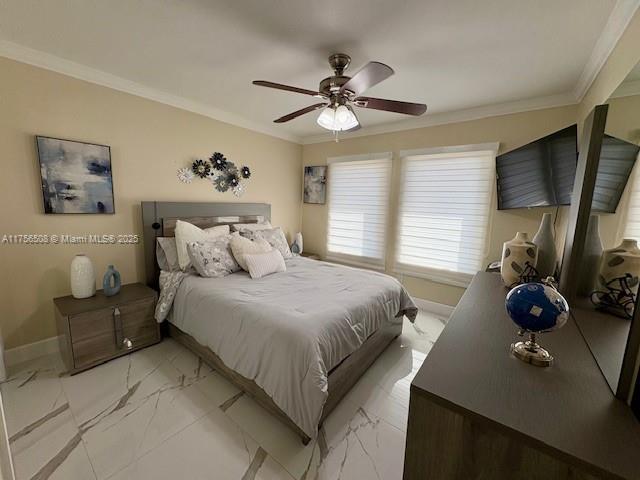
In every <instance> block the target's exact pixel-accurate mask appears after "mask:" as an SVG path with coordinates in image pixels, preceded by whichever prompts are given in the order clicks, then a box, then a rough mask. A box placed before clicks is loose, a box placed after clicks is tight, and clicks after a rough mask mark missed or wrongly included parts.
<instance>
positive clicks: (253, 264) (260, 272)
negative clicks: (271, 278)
mask: <svg viewBox="0 0 640 480" xmlns="http://www.w3.org/2000/svg"><path fill="white" fill-rule="evenodd" d="M244 259H245V261H246V262H247V267H248V268H249V275H251V278H262V277H264V276H266V275H270V274H272V273H278V272H284V271H286V270H287V266H286V265H285V263H284V258H282V254H281V253H280V251H278V250H276V249H273V250H271V251H270V252H267V253H248V254H245V256H244Z"/></svg>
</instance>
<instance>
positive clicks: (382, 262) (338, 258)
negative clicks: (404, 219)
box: [324, 152, 393, 272]
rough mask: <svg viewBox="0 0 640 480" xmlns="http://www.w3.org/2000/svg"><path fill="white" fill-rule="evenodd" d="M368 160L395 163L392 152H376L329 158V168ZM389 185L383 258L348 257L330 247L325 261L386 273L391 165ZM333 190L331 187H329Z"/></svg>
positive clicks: (329, 197) (391, 167) (327, 205)
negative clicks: (333, 165) (338, 164)
mask: <svg viewBox="0 0 640 480" xmlns="http://www.w3.org/2000/svg"><path fill="white" fill-rule="evenodd" d="M368 160H389V161H390V162H393V153H392V152H376V153H364V154H359V155H342V156H339V157H329V158H327V165H328V168H331V164H334V163H340V162H362V161H368ZM329 176H330V173H329V172H327V178H330V177H329ZM388 181H389V185H388V190H387V211H386V213H385V223H386V225H385V235H384V237H383V242H384V243H383V248H382V258H380V259H378V258H370V257H358V256H354V255H347V254H343V253H336V252H330V251H329V248H328V246H327V247H326V248H327V250H326V255H325V260H327V261H329V262H334V263H341V264H346V265H351V266H354V267H359V268H368V269H371V270H377V271H381V272H383V271H385V268H386V267H385V266H386V257H387V248H388V244H387V234H386V229H387V228H388V226H389V215H390V213H391V212H390V210H389V207H390V200H391V190H392V189H391V187H392V185H391V183H392V181H393V165H392V163H390V165H389V178H388ZM329 188H331V186H329ZM326 207H327V218H328V215H329V214H330V213H329V212H330V211H331V196H330V195H327V203H326ZM328 242H329V223H328V222H327V230H326V236H325V241H324V244H325V245H328Z"/></svg>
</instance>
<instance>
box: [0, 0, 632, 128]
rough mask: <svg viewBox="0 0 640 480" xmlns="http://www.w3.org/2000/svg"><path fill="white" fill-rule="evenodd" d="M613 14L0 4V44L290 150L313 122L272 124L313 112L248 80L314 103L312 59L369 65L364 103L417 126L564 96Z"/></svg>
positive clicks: (538, 9) (565, 1)
mask: <svg viewBox="0 0 640 480" xmlns="http://www.w3.org/2000/svg"><path fill="white" fill-rule="evenodd" d="M624 1H627V2H628V0H624ZM615 4H616V1H615V0H535V1H531V0H482V1H478V0H455V1H452V0H395V1H392V0H340V1H336V0H323V1H318V0H315V1H312V0H235V1H234V0H229V1H222V0H137V1H134V0H109V1H104V0H48V1H46V2H43V1H41V0H2V1H0V39H1V40H5V41H8V42H11V44H12V45H13V44H18V45H20V46H23V47H29V48H30V49H34V50H37V51H40V52H45V53H47V54H51V55H55V56H56V57H61V58H62V59H66V60H70V61H72V62H76V63H78V64H81V65H83V66H87V67H91V68H93V69H97V70H100V71H102V72H106V73H108V74H111V75H114V76H117V77H121V78H122V79H126V80H128V81H132V82H136V83H137V84H140V85H141V86H145V87H149V88H150V89H154V90H155V91H160V92H164V93H166V94H169V95H171V98H177V97H181V98H182V99H185V101H189V104H190V105H198V106H201V107H202V110H206V109H209V110H211V109H215V111H216V112H218V113H220V114H221V115H222V116H223V117H224V114H226V113H228V114H230V115H229V118H230V119H236V120H238V119H239V120H238V121H237V122H236V123H242V122H243V121H245V120H246V122H247V123H248V124H250V125H259V126H261V127H264V128H267V129H270V131H273V132H276V134H278V132H279V133H280V134H281V135H282V136H286V137H288V138H293V139H303V140H304V139H305V138H309V137H310V136H314V135H318V134H320V133H323V130H322V129H320V127H318V126H317V125H316V123H315V119H316V117H317V112H316V113H311V114H308V115H306V116H304V117H301V118H299V119H297V120H293V121H291V122H289V123H286V124H281V125H274V124H272V120H273V119H275V118H277V117H279V116H281V115H283V114H286V113H289V112H291V111H294V110H297V109H299V108H302V107H305V106H307V105H310V104H312V103H316V99H314V98H311V97H306V96H304V95H298V94H294V93H287V92H279V91H276V90H270V89H265V88H261V87H256V86H253V85H251V81H252V80H255V79H263V80H271V81H274V82H279V83H287V84H290V85H295V86H299V87H303V88H307V89H317V85H318V83H319V81H320V80H321V79H322V78H324V77H326V76H329V75H330V74H331V71H330V69H329V66H328V64H327V62H326V57H327V56H328V55H329V54H331V53H334V52H344V53H347V54H349V55H351V56H352V59H353V62H352V68H351V69H350V70H349V71H348V72H347V74H348V73H351V74H353V73H354V72H355V71H356V70H357V69H358V68H359V67H360V66H362V65H364V64H365V63H366V62H368V61H370V60H378V61H381V62H384V63H387V64H388V65H390V66H391V67H392V68H394V70H395V71H396V74H395V75H394V76H392V77H391V78H390V79H388V80H386V81H385V82H383V83H382V84H380V85H378V86H376V87H374V88H372V89H371V90H370V91H368V92H367V94H368V95H371V96H377V97H383V98H390V99H396V100H406V101H412V102H422V103H426V104H427V105H428V106H429V110H428V111H427V115H433V114H436V113H442V112H451V111H458V110H466V109H470V108H476V107H481V106H485V105H493V104H503V103H507V102H514V101H522V100H530V99H538V98H541V97H543V98H546V97H553V98H555V97H557V96H558V95H572V94H573V92H574V89H575V88H576V84H577V83H578V81H579V79H580V77H581V74H582V73H583V70H584V69H585V66H586V65H587V63H588V62H589V60H590V57H591V56H592V52H593V51H594V47H596V43H597V42H598V39H599V38H600V36H601V34H602V32H603V30H604V29H605V25H606V24H607V19H608V18H609V15H610V14H611V12H612V10H613V8H614V6H615ZM8 42H5V44H7V43H8ZM14 46H15V45H14ZM0 54H2V53H1V52H0ZM358 116H359V118H360V121H361V123H362V124H363V126H364V127H365V130H364V131H367V128H370V127H374V128H375V127H377V128H380V126H381V125H385V126H386V125H387V124H392V123H393V122H398V121H400V120H406V117H404V116H402V115H398V114H392V113H385V112H375V111H370V110H367V111H365V110H363V109H359V110H358ZM222 119H223V120H224V118H222ZM232 121H233V120H232ZM402 125H406V126H407V128H409V127H411V125H413V124H412V123H411V122H409V123H403V124H402ZM416 125H417V124H416ZM263 131H264V130H263Z"/></svg>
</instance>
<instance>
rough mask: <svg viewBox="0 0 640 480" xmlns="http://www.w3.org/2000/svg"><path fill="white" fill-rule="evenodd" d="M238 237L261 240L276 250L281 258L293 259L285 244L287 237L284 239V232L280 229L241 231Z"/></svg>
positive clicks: (287, 245)
mask: <svg viewBox="0 0 640 480" xmlns="http://www.w3.org/2000/svg"><path fill="white" fill-rule="evenodd" d="M240 235H242V236H243V237H247V238H249V239H251V240H255V239H256V238H262V239H263V240H266V241H267V242H268V243H269V245H271V246H272V247H273V248H275V249H276V250H278V251H279V252H280V253H281V254H282V258H291V257H293V254H292V253H291V249H290V248H289V244H288V243H287V237H285V235H284V232H283V231H282V228H280V227H276V228H269V229H265V230H256V231H249V230H241V231H240Z"/></svg>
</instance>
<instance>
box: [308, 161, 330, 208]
mask: <svg viewBox="0 0 640 480" xmlns="http://www.w3.org/2000/svg"><path fill="white" fill-rule="evenodd" d="M326 195H327V167H326V166H319V167H304V203H320V204H324V203H325V201H326Z"/></svg>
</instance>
